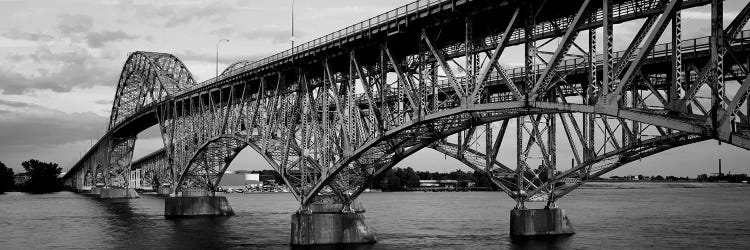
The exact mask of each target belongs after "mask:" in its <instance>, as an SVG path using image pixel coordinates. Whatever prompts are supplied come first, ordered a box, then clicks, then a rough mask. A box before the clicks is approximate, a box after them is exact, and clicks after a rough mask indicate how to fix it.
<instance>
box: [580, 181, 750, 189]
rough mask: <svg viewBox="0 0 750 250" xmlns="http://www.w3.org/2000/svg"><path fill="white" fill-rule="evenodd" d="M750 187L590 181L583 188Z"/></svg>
mask: <svg viewBox="0 0 750 250" xmlns="http://www.w3.org/2000/svg"><path fill="white" fill-rule="evenodd" d="M743 187H745V188H750V185H748V184H747V183H723V182H611V181H595V182H588V183H586V184H584V185H583V186H581V187H579V188H582V189H647V188H743Z"/></svg>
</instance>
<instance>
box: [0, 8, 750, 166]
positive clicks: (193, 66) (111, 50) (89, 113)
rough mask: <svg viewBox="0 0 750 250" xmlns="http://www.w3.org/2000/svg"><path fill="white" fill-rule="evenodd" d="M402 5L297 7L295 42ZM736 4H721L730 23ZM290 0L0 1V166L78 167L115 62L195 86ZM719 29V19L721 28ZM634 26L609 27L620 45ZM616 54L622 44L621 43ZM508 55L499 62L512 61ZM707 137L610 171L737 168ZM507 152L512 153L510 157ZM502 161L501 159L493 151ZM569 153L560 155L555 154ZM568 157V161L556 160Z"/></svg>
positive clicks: (281, 26)
mask: <svg viewBox="0 0 750 250" xmlns="http://www.w3.org/2000/svg"><path fill="white" fill-rule="evenodd" d="M408 2H409V1H403V0H377V1H371V0H370V1H368V0H316V1H312V0H297V3H296V5H297V6H296V25H295V32H296V38H297V42H305V41H309V40H312V39H314V38H316V37H319V36H323V35H325V34H327V33H330V32H333V31H335V30H338V29H340V28H343V27H345V26H348V25H350V24H353V23H355V22H358V21H361V20H363V19H365V18H368V17H371V16H375V15H377V14H380V13H382V12H385V11H388V10H390V9H393V8H395V7H398V6H400V5H403V4H406V3H408ZM744 3H745V1H744V0H730V1H728V2H727V3H726V7H725V8H726V11H725V12H726V15H727V17H726V18H725V19H726V20H731V18H733V17H734V16H735V15H736V12H737V10H738V9H739V8H741V7H742V5H743V4H744ZM290 7H291V1H283V0H252V1H216V2H209V1H186V0H181V1H135V0H130V1H127V0H125V1H115V0H109V1H107V0H96V1H95V0H90V1H87V0H67V1H50V0H34V1H22V0H0V161H2V162H4V163H5V164H6V165H8V166H10V167H13V168H14V169H15V170H16V172H20V171H21V168H20V163H21V162H22V161H24V160H27V159H30V158H35V159H39V160H43V161H54V162H58V163H60V165H61V166H63V167H64V168H67V167H69V166H70V165H71V164H72V163H74V162H75V161H77V160H78V159H79V157H80V154H82V153H83V152H85V150H87V149H88V148H89V147H90V144H91V143H93V142H95V141H96V140H97V139H98V138H99V136H100V135H101V134H103V130H104V129H105V128H106V124H107V122H108V119H109V112H110V109H111V105H112V99H113V96H114V93H115V87H116V85H117V80H118V77H119V74H120V70H121V68H122V64H123V63H124V61H125V59H126V58H127V55H128V53H129V52H132V51H138V50H143V51H156V52H166V53H171V54H174V55H176V56H177V57H179V58H180V59H181V60H182V61H183V62H184V63H185V64H186V65H187V67H188V69H189V70H190V71H191V72H192V73H193V76H194V77H195V78H196V80H198V81H203V80H206V79H209V78H211V77H213V76H214V67H215V61H214V60H215V53H216V41H217V40H218V39H222V38H223V39H229V40H230V42H229V43H222V44H221V45H220V49H219V51H220V52H219V56H220V60H219V64H220V65H219V68H220V70H221V69H223V68H224V67H226V66H228V65H229V64H231V63H232V62H235V61H238V60H243V59H257V58H261V57H264V56H268V55H271V54H273V53H276V52H279V51H282V50H284V49H286V48H288V47H289V33H290V24H291V20H290ZM684 18H685V21H684V22H685V23H686V25H685V32H684V36H685V37H686V38H687V37H695V36H705V35H707V34H709V33H708V20H709V19H710V12H709V9H708V8H705V7H703V8H695V9H692V10H689V11H686V12H684ZM727 22H728V21H727ZM637 25H638V22H635V23H631V24H626V25H618V26H616V27H615V29H616V32H617V34H618V35H622V37H625V38H627V39H630V37H629V36H628V34H632V33H633V32H635V31H636V30H637V29H638V26H637ZM616 46H617V47H623V46H625V42H624V41H623V40H619V39H618V40H617V41H616ZM518 55H519V52H518V51H517V50H509V52H508V53H507V55H505V56H504V57H503V60H504V61H503V63H504V64H507V65H518V64H520V63H522V60H521V59H522V58H521V57H519V56H518ZM716 145H717V143H716V142H706V143H701V144H697V145H691V146H687V147H683V148H680V149H675V150H671V151H668V152H665V153H662V154H660V155H658V156H654V157H651V158H648V159H644V160H643V161H642V162H638V163H634V164H631V165H630V166H627V167H625V168H623V169H620V170H617V171H615V172H614V174H620V175H622V174H628V173H631V174H647V175H652V174H654V175H655V174H667V175H679V176H691V177H694V176H695V175H697V174H700V173H704V172H709V171H713V169H714V168H715V165H716V159H717V158H719V157H722V158H724V169H727V170H732V171H733V172H747V171H748V165H747V164H744V162H748V160H750V157H748V152H746V151H745V150H741V149H736V148H733V147H731V146H726V145H724V146H720V147H719V146H716ZM160 147H162V144H161V141H160V139H159V137H158V131H156V130H155V129H150V130H149V131H146V132H144V133H143V134H142V135H140V139H139V141H138V142H137V148H136V157H139V156H142V155H144V154H147V153H149V152H151V151H153V150H156V149H158V148H160ZM251 151H252V150H244V151H243V152H242V153H241V155H240V157H239V158H238V159H237V160H236V161H235V162H234V163H233V164H232V168H233V169H267V168H270V167H269V166H268V164H266V163H265V162H263V161H262V160H261V158H260V157H258V155H257V154H256V153H254V152H251ZM424 151H425V152H420V153H418V154H417V155H415V156H413V157H411V158H409V159H407V160H405V161H404V162H403V163H401V164H400V165H399V166H401V167H406V166H411V167H414V168H415V169H417V170H430V171H450V170H455V169H457V168H461V169H464V170H465V169H467V168H466V167H463V166H460V163H458V162H456V161H454V160H450V159H445V160H444V159H443V156H442V155H440V154H437V153H434V152H429V150H424ZM511 155H512V154H511ZM511 155H508V156H506V157H511ZM501 157H502V156H501ZM563 157H567V158H566V159H569V156H560V158H563ZM565 161H568V160H565Z"/></svg>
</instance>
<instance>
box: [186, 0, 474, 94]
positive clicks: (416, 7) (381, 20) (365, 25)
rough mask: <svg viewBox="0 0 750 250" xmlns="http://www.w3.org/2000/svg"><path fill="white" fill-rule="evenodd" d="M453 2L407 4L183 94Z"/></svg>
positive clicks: (421, 0) (422, 0) (436, 0)
mask: <svg viewBox="0 0 750 250" xmlns="http://www.w3.org/2000/svg"><path fill="white" fill-rule="evenodd" d="M452 1H453V0H418V1H414V2H412V3H409V4H406V5H404V6H401V7H398V8H396V9H393V10H391V11H388V12H386V13H383V14H380V15H378V16H375V17H373V18H370V19H367V20H364V21H362V22H359V23H356V24H354V25H351V26H349V27H346V28H343V29H340V30H338V31H336V32H333V33H330V34H328V35H325V36H323V37H320V38H317V39H315V40H312V41H309V42H306V43H303V44H301V45H299V46H296V47H294V48H291V49H288V50H285V51H283V52H281V53H278V54H275V55H272V56H269V57H266V58H263V59H260V60H258V61H255V62H252V63H249V64H247V65H245V66H243V67H240V68H237V69H234V70H231V71H229V72H226V74H222V75H220V76H218V77H215V78H211V79H208V80H206V81H204V82H202V83H200V84H196V85H194V86H192V87H191V88H188V89H186V90H184V91H183V93H185V92H190V91H192V90H195V89H197V88H201V87H204V86H207V85H211V84H213V83H215V82H217V81H221V80H223V79H225V78H228V77H231V76H234V75H236V74H237V73H240V72H245V71H248V70H252V69H255V68H259V67H261V66H265V65H269V64H272V63H275V62H278V61H281V60H283V59H286V58H289V57H291V56H293V55H295V54H298V53H302V52H306V51H309V50H311V49H314V48H317V47H319V46H322V45H325V44H328V43H330V42H332V41H335V40H339V39H342V38H345V37H348V36H351V35H354V34H357V33H360V32H363V31H365V30H369V29H373V28H375V27H379V26H381V25H384V24H387V23H390V22H392V21H395V20H398V19H401V18H405V17H406V16H408V15H410V14H414V13H417V12H419V11H422V10H426V9H428V8H430V7H433V6H437V5H439V4H441V3H445V2H452ZM466 1H467V2H470V1H473V0H466Z"/></svg>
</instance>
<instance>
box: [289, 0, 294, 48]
mask: <svg viewBox="0 0 750 250" xmlns="http://www.w3.org/2000/svg"><path fill="white" fill-rule="evenodd" d="M294 2H295V0H292V38H291V39H289V40H291V41H292V49H294Z"/></svg>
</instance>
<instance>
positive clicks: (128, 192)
mask: <svg viewBox="0 0 750 250" xmlns="http://www.w3.org/2000/svg"><path fill="white" fill-rule="evenodd" d="M99 192H100V193H99V197H100V198H102V199H134V198H138V197H140V196H138V192H136V191H135V189H133V188H115V187H110V188H102V189H101V190H100V191H99Z"/></svg>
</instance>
